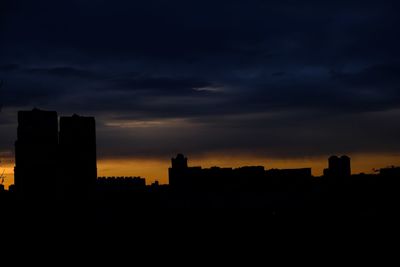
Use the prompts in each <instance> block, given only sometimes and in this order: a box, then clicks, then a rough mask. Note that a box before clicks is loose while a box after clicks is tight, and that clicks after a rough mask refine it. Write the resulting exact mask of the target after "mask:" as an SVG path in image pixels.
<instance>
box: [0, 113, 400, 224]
mask: <svg viewBox="0 0 400 267" xmlns="http://www.w3.org/2000/svg"><path fill="white" fill-rule="evenodd" d="M95 125H96V124H95V118H94V117H82V116H79V115H76V114H74V115H73V116H71V117H63V116H61V117H58V114H57V112H56V111H43V110H39V109H37V108H35V109H33V110H31V111H20V112H18V131H17V140H16V142H15V157H16V158H15V162H16V165H15V184H14V185H12V186H10V188H9V190H5V188H4V187H0V198H1V200H2V201H4V203H6V204H7V205H10V206H11V207H14V208H15V209H17V210H18V209H21V208H24V209H27V208H28V209H30V208H35V207H41V208H46V207H49V208H50V207H52V206H53V205H56V206H58V209H59V208H61V210H60V212H63V209H64V208H67V209H71V208H74V209H76V208H78V207H83V206H82V205H84V206H86V205H88V204H89V203H92V204H90V205H94V206H93V208H95V210H93V211H92V212H95V214H96V215H95V216H106V217H107V216H108V217H107V219H112V220H114V219H115V218H119V216H122V218H129V219H134V213H132V212H134V209H171V208H172V209H177V208H178V209H193V208H194V209H197V208H213V209H214V208H217V209H221V208H236V209H237V208H240V209H241V208H252V209H253V208H257V209H262V210H264V212H266V215H269V216H287V215H300V214H303V215H308V216H310V215H311V216H314V215H317V216H319V215H335V216H342V215H346V214H348V215H350V214H352V215H359V216H376V215H379V214H381V213H382V212H385V211H386V210H387V209H392V208H393V207H394V205H397V204H398V203H399V201H400V198H398V194H397V193H396V190H397V188H398V186H399V185H400V179H399V178H400V167H394V166H393V167H390V168H383V169H380V170H379V173H377V174H353V173H352V171H351V170H352V167H351V158H350V157H348V156H346V155H343V156H340V157H338V156H330V157H329V159H328V166H327V168H326V169H325V170H324V175H323V176H321V177H315V176H313V175H312V170H311V168H297V169H294V168H290V169H266V168H265V167H264V166H242V167H239V168H221V167H217V166H215V167H212V168H202V167H200V166H191V165H189V164H188V158H187V157H185V155H184V154H181V153H178V154H177V156H176V157H172V158H171V165H170V168H169V169H168V179H169V183H168V184H167V185H161V184H160V183H159V182H158V181H156V182H154V183H152V184H150V185H146V179H145V178H142V177H140V176H136V177H122V176H112V177H98V176H97V148H96V126H95ZM108 209H111V210H108ZM97 212H100V213H97ZM109 212H111V213H109ZM106 214H107V215H106ZM115 216H116V217H115ZM132 216H133V217H132Z"/></svg>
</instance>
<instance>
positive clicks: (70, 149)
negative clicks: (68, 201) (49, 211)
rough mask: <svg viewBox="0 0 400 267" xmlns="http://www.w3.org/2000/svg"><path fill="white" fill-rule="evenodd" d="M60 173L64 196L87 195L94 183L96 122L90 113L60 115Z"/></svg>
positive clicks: (95, 170)
mask: <svg viewBox="0 0 400 267" xmlns="http://www.w3.org/2000/svg"><path fill="white" fill-rule="evenodd" d="M59 138H60V139H59V148H60V156H59V159H60V160H59V173H60V184H61V189H62V193H63V194H62V195H63V197H64V198H65V197H68V198H70V197H74V198H81V197H86V196H88V194H89V193H90V191H91V190H92V189H93V188H94V187H95V184H96V179H97V165H96V125H95V119H94V118H93V117H81V116H78V115H73V116H72V117H61V118H60V136H59Z"/></svg>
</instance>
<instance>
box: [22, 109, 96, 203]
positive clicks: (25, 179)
mask: <svg viewBox="0 0 400 267" xmlns="http://www.w3.org/2000/svg"><path fill="white" fill-rule="evenodd" d="M17 132H18V133H17V141H16V142H15V170H14V173H15V191H16V192H17V193H18V195H19V196H21V197H23V198H24V199H49V198H58V197H61V198H68V197H69V196H73V197H74V198H79V197H85V196H87V195H88V194H89V193H90V192H89V191H90V190H92V189H93V188H94V186H95V183H96V179H97V163H96V161H97V160H96V124H95V119H94V117H81V116H78V115H73V116H71V117H60V120H58V115H57V112H55V111H43V110H39V109H33V110H32V111H20V112H18V131H17Z"/></svg>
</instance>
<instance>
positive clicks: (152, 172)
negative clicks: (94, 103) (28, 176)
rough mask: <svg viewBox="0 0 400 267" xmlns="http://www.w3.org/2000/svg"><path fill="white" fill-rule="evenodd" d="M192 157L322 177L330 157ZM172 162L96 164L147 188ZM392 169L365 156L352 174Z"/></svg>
mask: <svg viewBox="0 0 400 267" xmlns="http://www.w3.org/2000/svg"><path fill="white" fill-rule="evenodd" d="M188 157H189V166H201V167H203V168H209V167H213V166H219V167H233V168H236V167H241V166H264V167H265V169H273V168H277V169H284V168H288V169H290V168H307V167H309V168H312V171H313V175H314V176H320V175H322V173H323V169H324V168H327V165H328V162H327V161H328V160H327V157H311V158H301V159H290V158H287V159H271V158H264V157H257V156H243V157H239V156H218V155H209V156H202V157H196V156H194V157H190V155H188ZM170 165H171V163H170V159H165V160H164V159H163V160H161V159H137V158H124V159H100V160H99V161H98V164H97V169H98V176H107V177H108V176H141V177H143V178H146V182H147V184H151V183H153V182H154V181H156V180H157V181H159V182H160V183H161V184H167V183H168V168H169V167H170ZM389 166H400V154H379V155H372V154H363V155H361V154H360V155H353V156H352V173H353V174H357V173H361V172H363V173H374V169H380V168H385V167H389ZM0 170H1V172H3V170H4V174H5V179H4V185H5V187H6V188H8V186H9V185H11V184H13V183H14V162H13V161H12V160H6V161H3V164H2V165H1V166H0Z"/></svg>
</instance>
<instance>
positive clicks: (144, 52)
mask: <svg viewBox="0 0 400 267" xmlns="http://www.w3.org/2000/svg"><path fill="white" fill-rule="evenodd" d="M399 9H400V2H399V1H394V0H385V1H364V2H362V3H360V2H359V1H356V0H348V1H327V2H326V1H325V2H322V1H314V0H302V1H273V0H271V1H245V0H235V1H231V0H220V1H211V0H202V1H181V0H170V1H165V0H149V1H128V0H121V1H111V0H102V1H94V2H93V1H78V0H76V1H75V0H59V1H52V0H40V1H31V0H18V1H15V0H3V1H0V36H1V39H0V191H1V192H2V195H1V198H2V199H4V200H5V202H7V203H13V204H11V206H10V209H11V210H14V211H16V212H17V211H19V210H25V211H29V210H35V208H34V207H43V208H44V209H45V210H51V209H50V206H52V205H55V206H56V207H57V208H54V209H53V210H60V213H61V214H63V213H64V212H66V214H68V212H69V211H71V212H73V211H75V210H76V209H80V208H78V207H82V210H84V208H83V207H86V208H88V210H91V211H93V213H94V216H95V217H96V216H100V217H102V216H103V217H104V218H105V220H106V221H107V220H108V219H110V218H114V217H116V218H119V219H121V220H122V218H123V217H125V216H127V217H128V219H133V218H134V216H133V214H132V213H130V212H128V213H127V211H132V210H135V209H144V210H147V209H149V210H155V209H159V208H160V209H163V208H166V209H169V208H202V207H204V208H230V207H232V208H261V209H263V210H264V211H265V213H266V214H269V215H271V216H280V215H282V216H284V215H285V214H330V213H331V214H341V215H343V214H358V215H372V216H374V215H377V214H379V213H382V212H384V211H388V210H390V209H394V208H395V207H396V205H397V203H399V200H398V199H397V194H396V191H395V190H396V189H397V188H398V184H397V178H396V177H397V176H398V171H399V167H398V166H400V142H399V136H400V124H399V123H397V122H398V121H399V120H400V52H399V51H400V50H399V49H398V47H400V38H399V36H400V35H399V33H398V31H399V30H398V29H400V18H399V16H398V12H397V10H399ZM121 203H123V204H121ZM13 206H15V208H13ZM114 209H115V210H114ZM67 211H68V212H67ZM44 213H46V212H44ZM83 213H85V212H83ZM89 213H90V212H89ZM128 221H129V220H128Z"/></svg>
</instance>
